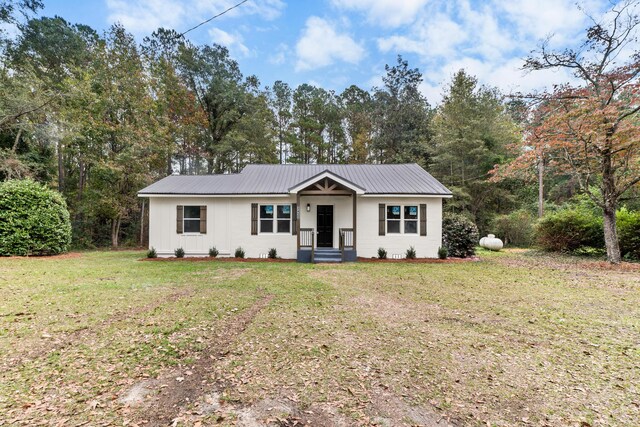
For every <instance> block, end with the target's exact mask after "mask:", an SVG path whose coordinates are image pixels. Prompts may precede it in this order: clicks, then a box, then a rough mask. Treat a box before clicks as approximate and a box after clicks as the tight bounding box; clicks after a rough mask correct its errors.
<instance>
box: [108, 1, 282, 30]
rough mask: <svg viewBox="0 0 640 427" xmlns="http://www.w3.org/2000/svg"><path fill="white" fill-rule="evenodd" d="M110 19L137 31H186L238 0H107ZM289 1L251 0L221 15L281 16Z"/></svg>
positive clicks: (271, 17) (231, 16) (226, 16)
mask: <svg viewBox="0 0 640 427" xmlns="http://www.w3.org/2000/svg"><path fill="white" fill-rule="evenodd" d="M106 2H107V9H108V10H109V15H108V21H109V22H120V23H122V25H124V27H125V28H126V29H127V30H128V31H130V32H132V33H134V34H150V33H151V32H153V31H155V30H156V29H157V28H159V27H167V28H173V29H175V30H177V31H184V30H186V29H187V26H192V25H195V24H198V23H200V22H202V21H204V20H205V19H208V18H211V17H212V16H214V15H217V14H219V13H221V12H223V11H225V10H227V9H228V8H230V7H232V6H233V5H235V4H237V0H217V1H211V0H106ZM284 7H285V4H284V2H283V1H282V0H251V1H249V2H247V3H244V4H242V5H241V6H239V7H237V8H235V9H233V10H230V11H229V12H227V13H225V14H224V15H223V16H222V17H220V19H229V18H233V17H239V16H244V15H256V16H260V17H261V18H262V19H264V20H273V19H275V18H277V17H279V16H280V14H281V13H282V10H283V9H284Z"/></svg>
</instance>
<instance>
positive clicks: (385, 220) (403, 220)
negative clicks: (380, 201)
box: [384, 204, 420, 236]
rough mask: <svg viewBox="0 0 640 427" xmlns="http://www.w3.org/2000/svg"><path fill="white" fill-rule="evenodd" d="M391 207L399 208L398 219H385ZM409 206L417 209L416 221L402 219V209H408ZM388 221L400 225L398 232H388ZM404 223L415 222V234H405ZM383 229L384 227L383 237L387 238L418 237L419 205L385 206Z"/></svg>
mask: <svg viewBox="0 0 640 427" xmlns="http://www.w3.org/2000/svg"><path fill="white" fill-rule="evenodd" d="M392 206H400V218H397V219H396V218H391V219H389V218H388V217H387V215H388V209H389V207H392ZM410 206H415V208H416V209H417V213H418V215H417V217H416V219H411V218H405V217H404V208H405V207H410ZM389 221H396V222H399V223H400V231H399V232H397V233H396V232H390V231H389ZM405 221H415V222H416V232H415V233H407V232H405V224H406V222H405ZM384 227H385V235H388V236H404V235H408V236H418V235H420V205H412V204H406V205H402V204H398V205H396V204H388V205H385V210H384Z"/></svg>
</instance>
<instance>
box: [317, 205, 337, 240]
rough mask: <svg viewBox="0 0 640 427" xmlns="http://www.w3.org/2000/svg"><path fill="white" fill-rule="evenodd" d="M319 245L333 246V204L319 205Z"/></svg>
mask: <svg viewBox="0 0 640 427" xmlns="http://www.w3.org/2000/svg"><path fill="white" fill-rule="evenodd" d="M316 224H317V227H318V245H317V246H318V247H319V248H332V247H333V206H331V205H318V222H317V223H316Z"/></svg>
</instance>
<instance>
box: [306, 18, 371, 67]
mask: <svg viewBox="0 0 640 427" xmlns="http://www.w3.org/2000/svg"><path fill="white" fill-rule="evenodd" d="M296 56H297V62H296V71H303V70H313V69H316V68H321V67H326V66H328V65H331V64H333V63H334V62H335V61H344V62H348V63H351V64H356V63H358V62H360V60H361V59H362V58H364V56H365V50H364V48H363V47H362V46H361V45H360V44H358V43H356V42H355V41H354V40H353V39H352V38H351V37H350V36H349V35H347V34H344V33H342V34H341V33H338V32H337V30H336V28H335V27H334V26H333V25H332V24H331V23H329V22H328V21H326V20H324V19H322V18H318V17H317V16H312V17H310V18H309V19H307V23H306V25H305V28H304V30H303V33H302V37H301V38H300V39H299V40H298V43H297V44H296Z"/></svg>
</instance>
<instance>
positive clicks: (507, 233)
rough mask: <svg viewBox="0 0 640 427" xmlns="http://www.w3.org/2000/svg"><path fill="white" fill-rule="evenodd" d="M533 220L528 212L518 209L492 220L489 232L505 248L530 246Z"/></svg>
mask: <svg viewBox="0 0 640 427" xmlns="http://www.w3.org/2000/svg"><path fill="white" fill-rule="evenodd" d="M534 223H535V219H534V217H533V215H531V213H530V212H529V211H526V210H524V209H520V210H517V211H514V212H511V213H510V214H508V215H500V216H497V217H495V218H494V220H493V227H492V229H491V232H492V233H493V234H495V235H496V236H497V237H499V238H501V239H503V240H504V244H505V245H507V246H509V245H510V246H519V247H526V246H530V245H531V243H532V241H533V226H534Z"/></svg>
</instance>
